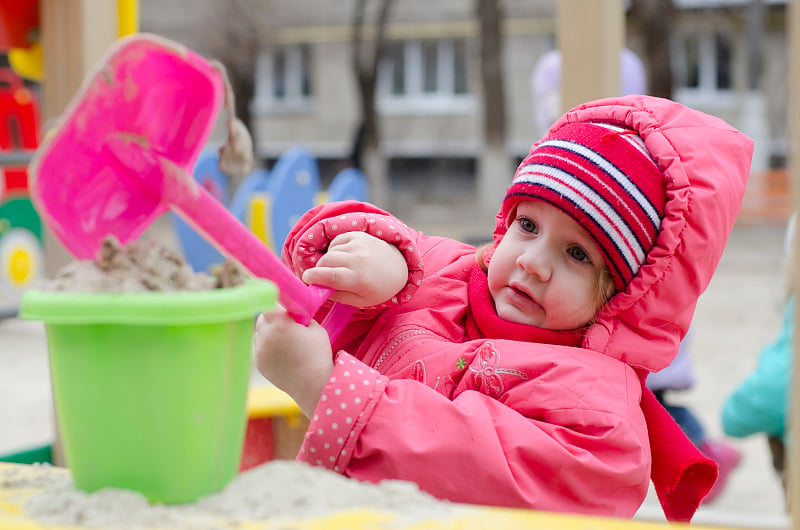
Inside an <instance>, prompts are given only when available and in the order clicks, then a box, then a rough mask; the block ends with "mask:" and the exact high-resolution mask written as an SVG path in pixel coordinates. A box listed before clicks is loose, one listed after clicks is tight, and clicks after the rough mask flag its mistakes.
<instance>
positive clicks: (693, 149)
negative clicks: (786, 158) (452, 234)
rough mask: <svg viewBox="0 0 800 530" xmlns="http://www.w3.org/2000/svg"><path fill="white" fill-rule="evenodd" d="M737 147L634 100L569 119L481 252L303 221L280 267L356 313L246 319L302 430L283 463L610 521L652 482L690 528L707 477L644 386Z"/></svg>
mask: <svg viewBox="0 0 800 530" xmlns="http://www.w3.org/2000/svg"><path fill="white" fill-rule="evenodd" d="M751 153H752V142H751V141H750V140H749V139H748V138H746V137H745V136H744V135H742V134H741V133H739V132H738V131H736V130H735V129H733V128H731V127H730V126H728V125H727V124H726V123H724V122H723V121H721V120H719V119H717V118H714V117H711V116H707V115H705V114H702V113H699V112H696V111H693V110H691V109H689V108H686V107H684V106H681V105H679V104H677V103H674V102H671V101H668V100H663V99H658V98H652V97H646V96H627V97H622V98H613V99H606V100H600V101H595V102H591V103H587V104H584V105H581V106H579V107H576V108H575V109H573V110H571V111H569V112H568V113H567V114H565V115H564V116H563V117H562V118H561V119H559V120H558V121H557V122H556V123H555V124H554V125H553V126H552V128H551V129H550V131H549V133H548V134H547V135H546V136H545V138H544V139H543V140H542V141H541V142H539V143H537V144H535V145H534V146H533V147H532V148H531V151H530V154H529V156H528V157H527V158H525V159H524V160H523V161H522V163H521V164H520V166H519V168H518V169H517V172H516V174H515V176H514V180H513V182H512V184H511V186H510V187H509V188H508V190H507V193H506V195H505V198H504V199H503V201H502V205H501V207H500V212H499V213H498V216H497V218H496V229H495V231H494V243H493V244H492V245H491V246H490V247H489V248H488V249H485V251H483V252H476V249H475V248H474V247H472V246H469V245H466V244H463V243H460V242H457V241H453V240H449V239H444V238H438V237H429V236H425V235H423V234H422V233H419V232H416V231H413V230H411V229H409V228H408V227H406V226H405V225H404V224H403V223H402V222H401V221H399V220H398V219H396V218H394V217H393V216H391V215H390V214H389V213H387V212H385V211H382V210H380V209H378V208H376V207H374V206H372V205H369V204H365V203H357V202H344V203H334V204H325V205H322V206H319V207H317V208H315V209H313V210H311V211H309V212H308V213H307V214H306V215H305V216H303V217H302V218H301V219H300V221H299V222H298V223H297V225H296V226H295V227H294V229H293V231H292V233H291V234H290V235H289V237H288V238H287V242H286V245H285V247H284V251H283V258H284V261H286V262H287V263H288V264H290V265H291V266H292V267H293V268H294V269H295V270H296V271H297V273H298V274H302V278H303V280H304V281H306V282H308V283H314V284H319V285H326V286H329V287H332V288H334V289H336V290H337V291H338V292H337V293H336V294H335V295H334V297H333V299H334V300H337V301H340V302H344V303H348V304H351V305H354V306H356V307H358V308H359V309H358V310H356V312H355V314H354V316H353V318H352V320H351V321H350V322H349V324H348V326H347V327H346V328H345V330H344V331H343V332H342V334H341V336H340V337H339V338H338V339H337V340H335V341H334V343H333V345H331V344H330V342H329V339H328V337H327V335H326V334H325V331H324V329H323V328H321V327H320V326H319V325H317V324H315V323H312V324H311V325H310V326H308V327H307V328H306V327H303V326H301V325H298V324H295V323H294V322H293V321H292V319H291V318H290V317H289V316H287V315H286V314H285V313H284V312H282V311H276V312H273V313H271V314H266V315H263V316H262V317H260V318H259V320H258V323H257V326H256V334H255V336H254V354H255V357H256V362H257V366H258V368H259V370H260V372H261V373H262V375H264V377H266V378H267V379H268V380H270V381H271V382H273V383H274V384H275V385H277V386H278V387H280V388H282V389H283V390H285V391H286V392H287V393H289V394H290V395H291V396H292V397H293V398H294V399H295V400H296V401H297V403H298V404H299V405H300V407H301V408H302V410H303V411H304V412H305V414H306V415H307V416H308V417H309V419H310V420H311V425H310V427H309V429H308V431H307V433H306V436H305V440H304V443H303V445H302V447H301V449H300V452H299V454H298V457H297V459H298V460H299V461H303V462H308V463H310V464H313V465H318V466H323V467H325V468H328V469H330V470H332V471H334V472H338V473H342V474H344V475H346V476H349V477H353V478H356V479H361V480H368V481H372V482H377V481H380V480H383V479H404V480H410V481H413V482H416V483H417V484H418V485H419V486H420V487H421V488H422V489H423V490H425V491H428V492H429V493H431V494H433V495H435V496H437V497H439V498H442V499H449V500H452V501H457V502H465V503H473V504H485V505H496V506H510V507H522V508H533V509H539V510H555V511H565V512H577V513H586V514H597V515H609V516H621V517H632V516H633V515H634V514H635V512H636V511H637V509H638V508H639V506H640V505H641V503H642V501H643V500H644V498H645V495H646V493H647V489H648V484H649V481H650V479H651V478H652V480H653V482H654V484H655V486H656V491H657V492H658V494H659V498H660V500H661V502H662V505H663V506H664V509H665V513H666V514H667V517H668V518H669V519H671V520H689V519H690V518H691V516H692V514H693V513H694V511H695V510H696V508H697V505H698V503H699V501H700V499H701V498H702V497H703V495H705V494H706V493H707V492H708V490H709V489H710V487H711V485H712V484H713V482H714V479H715V478H716V468H715V467H713V463H711V462H710V461H708V460H707V459H704V458H703V457H702V455H700V454H699V453H698V452H697V450H696V448H694V446H693V445H692V444H691V442H689V441H688V440H687V439H686V438H685V436H683V435H682V433H681V431H680V429H679V427H678V426H677V425H676V424H675V423H674V421H672V420H671V419H670V418H669V415H668V414H667V413H666V411H664V409H663V408H662V407H660V406H659V405H658V403H657V402H656V401H655V398H654V397H653V396H652V394H651V393H649V392H648V391H646V390H644V388H643V384H642V383H643V381H644V378H645V377H646V375H647V374H648V373H649V372H652V371H657V370H660V369H661V368H664V367H665V366H667V365H668V364H669V363H670V361H671V360H672V358H673V357H674V356H675V354H676V353H677V351H678V344H679V343H680V340H681V337H682V336H683V335H684V334H685V332H686V330H687V328H688V326H689V322H690V320H691V317H692V313H693V311H694V308H695V305H696V303H697V299H698V297H699V295H700V294H701V293H702V291H703V290H704V289H705V288H706V286H707V285H708V282H709V281H710V278H711V275H712V274H713V272H714V269H715V268H716V265H717V263H718V261H719V258H720V256H721V254H722V251H723V249H724V247H725V243H726V241H727V237H728V235H729V233H730V230H731V228H732V227H733V223H734V221H735V219H736V215H737V212H738V209H739V205H740V202H741V199H742V196H743V193H744V189H745V184H746V180H747V175H748V171H749V164H750V157H751ZM322 312H324V311H322ZM322 316H323V315H318V317H319V318H321V317H322ZM651 464H652V465H651Z"/></svg>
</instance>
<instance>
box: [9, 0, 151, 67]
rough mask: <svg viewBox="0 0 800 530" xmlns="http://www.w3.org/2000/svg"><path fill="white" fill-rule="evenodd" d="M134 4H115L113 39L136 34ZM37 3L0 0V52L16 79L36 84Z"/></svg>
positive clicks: (39, 59) (128, 0)
mask: <svg viewBox="0 0 800 530" xmlns="http://www.w3.org/2000/svg"><path fill="white" fill-rule="evenodd" d="M138 3H139V2H138V0H117V5H116V8H117V36H119V37H124V36H125V35H130V34H132V33H136V32H137V31H138V27H139V6H138ZM39 26H40V9H39V0H0V50H4V51H6V52H7V54H8V61H9V64H10V65H11V68H12V70H14V71H15V72H16V73H17V74H18V75H19V76H20V77H22V78H24V79H28V80H30V81H36V82H40V81H42V79H43V77H44V65H43V62H44V59H43V51H42V43H41V39H40V35H39V33H40V29H39Z"/></svg>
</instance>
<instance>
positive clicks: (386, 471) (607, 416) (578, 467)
mask: <svg viewBox="0 0 800 530" xmlns="http://www.w3.org/2000/svg"><path fill="white" fill-rule="evenodd" d="M501 343H507V344H501ZM508 344H511V343H510V342H509V341H487V340H480V341H472V342H468V343H462V344H447V343H443V344H442V348H456V349H459V350H463V352H464V356H465V358H468V357H469V356H470V355H471V356H472V357H473V360H472V361H471V362H470V363H469V364H468V365H466V366H464V374H465V375H464V376H463V378H462V380H461V383H460V384H459V385H458V388H457V389H455V391H454V392H453V393H452V397H448V396H447V395H444V394H442V393H440V392H438V391H437V390H434V389H433V388H431V387H430V386H428V385H426V384H423V383H421V382H419V381H417V380H413V379H393V380H390V379H389V378H387V377H386V376H385V375H382V374H379V373H378V372H377V371H375V370H374V369H372V368H370V367H369V366H367V365H365V364H363V363H362V362H360V361H359V360H357V359H355V358H353V357H352V356H350V355H348V354H347V353H345V352H339V354H338V356H337V358H336V361H335V369H334V372H333V374H332V376H331V378H330V380H329V382H328V385H327V387H326V388H325V390H324V392H323V394H322V396H321V399H320V401H319V404H318V407H317V409H316V410H315V412H314V415H313V416H312V421H311V425H310V427H309V430H308V431H307V433H306V437H305V440H304V443H303V445H302V447H301V450H300V453H299V454H298V460H301V461H305V462H308V463H311V464H314V465H318V466H323V467H326V468H328V469H331V470H333V471H335V472H339V473H342V474H345V475H347V476H350V477H354V478H358V479H361V480H367V481H370V482H379V481H380V480H383V479H403V480H410V481H413V482H416V483H417V484H418V485H419V486H420V487H421V489H423V490H425V491H428V492H429V493H431V494H433V495H434V496H436V497H439V498H442V499H447V500H451V501H455V502H464V503H472V504H485V505H496V506H508V507H519V508H534V509H543V510H554V511H568V512H577V513H588V514H602V515H615V516H624V517H630V516H632V515H633V514H634V513H635V512H636V510H637V508H638V507H639V506H640V504H641V502H642V501H643V500H644V497H645V495H646V493H647V486H648V483H649V476H650V475H649V473H650V467H649V462H650V455H649V449H648V445H647V441H646V428H644V427H642V425H643V418H642V417H641V416H638V417H637V416H636V414H637V413H640V410H639V408H638V405H636V404H634V406H633V407H632V408H631V409H630V410H628V409H627V408H626V407H627V405H621V407H622V408H621V409H620V410H617V411H615V412H609V411H607V410H606V411H601V410H597V409H596V408H594V406H593V402H594V395H596V393H598V392H600V391H601V387H603V388H604V387H605V386H606V384H605V383H604V382H603V381H598V382H596V383H595V384H594V386H595V388H593V389H592V390H591V391H590V392H589V395H575V394H573V393H571V392H564V390H563V389H562V388H560V386H561V385H562V384H563V383H561V382H560V374H557V373H549V372H548V370H547V369H545V372H547V373H544V374H542V375H541V377H539V376H535V375H534V374H533V373H532V372H531V373H530V374H529V375H528V376H526V377H528V379H525V378H521V379H520V381H522V384H519V385H516V386H513V387H511V388H506V387H505V386H504V384H503V383H499V382H498V381H500V380H499V379H497V378H495V377H493V370H494V369H495V368H496V365H493V363H492V362H487V360H488V359H489V358H490V357H491V354H492V352H493V351H494V350H495V348H502V346H504V345H508ZM515 344H519V343H515ZM528 346H534V347H538V346H542V345H530V344H528ZM544 347H548V346H544ZM476 348H477V349H478V350H479V351H478V353H475V350H476ZM553 348H558V347H553ZM617 364H620V363H617ZM493 367H494V368H493ZM620 368H621V365H620ZM553 369H554V370H558V369H559V368H558V366H553ZM520 373H523V372H520ZM598 375H600V374H598ZM587 377H588V376H587ZM615 377H618V376H615ZM512 379H513V378H512ZM632 379H636V378H635V377H633V378H632ZM616 381H617V382H619V380H618V379H616ZM623 385H624V383H623ZM537 386H541V387H542V388H541V389H539V390H537V389H536V387H537ZM608 388H609V390H608V391H607V392H611V390H610V388H611V387H610V385H608ZM637 389H638V392H639V395H640V393H641V383H639V381H638V380H635V381H634V380H632V381H630V386H629V387H628V390H629V391H630V392H631V393H633V394H634V396H633V397H634V398H635V401H636V402H637V403H638V395H636V394H635V392H637ZM602 391H603V392H606V390H602ZM616 392H617V394H616V398H614V399H615V400H616V401H617V402H620V399H619V392H620V391H619V390H617V391H616ZM623 394H624V392H623ZM556 395H560V396H568V397H567V398H566V399H562V398H554V399H548V398H547V397H546V396H556ZM536 396H539V398H541V399H537V398H536ZM622 401H624V400H622ZM631 416H633V417H634V418H635V419H631ZM637 418H638V419H637ZM637 421H638V422H639V424H640V427H639V428H638V429H637V428H635V427H634V424H635V423H637ZM643 437H644V440H643Z"/></svg>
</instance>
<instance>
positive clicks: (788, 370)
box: [722, 215, 796, 499]
mask: <svg viewBox="0 0 800 530" xmlns="http://www.w3.org/2000/svg"><path fill="white" fill-rule="evenodd" d="M795 224H796V215H793V216H792V218H791V219H790V220H789V225H788V228H787V230H786V236H785V244H784V248H785V251H786V263H787V267H786V269H787V270H786V278H787V294H786V297H787V298H786V301H785V302H784V308H783V321H782V325H781V328H780V330H779V331H778V335H777V336H776V337H775V339H774V340H773V341H772V342H770V343H769V344H767V345H766V346H765V347H764V349H763V350H761V353H760V354H759V356H758V363H757V365H756V367H755V368H754V370H753V371H752V372H750V373H749V374H748V375H747V377H746V378H745V379H744V380H742V381H741V382H740V383H739V384H738V385H736V388H735V389H734V390H733V392H731V394H730V395H729V396H728V397H727V398H726V399H725V402H724V404H723V406H722V428H723V430H724V431H725V434H727V435H729V436H736V437H738V438H745V437H747V436H751V435H754V434H763V435H765V436H766V438H767V442H768V444H769V449H770V453H771V455H772V466H773V468H774V469H775V472H776V473H777V475H778V477H779V478H780V481H781V485H782V487H783V492H784V496H785V497H786V498H787V499H788V497H787V495H788V490H787V478H786V466H787V463H786V451H785V447H786V445H785V439H786V435H787V434H788V429H787V421H786V419H787V418H788V416H789V410H788V407H789V402H790V400H789V392H790V387H791V374H792V364H793V363H792V357H793V356H794V305H795V303H794V296H792V292H793V289H792V288H791V286H792V285H794V284H795V283H796V282H795V277H794V275H795V274H796V270H795V268H794V265H793V264H794V250H793V249H794V237H795V236H794V230H795Z"/></svg>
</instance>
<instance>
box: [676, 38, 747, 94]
mask: <svg viewBox="0 0 800 530" xmlns="http://www.w3.org/2000/svg"><path fill="white" fill-rule="evenodd" d="M733 53H734V48H733V42H732V40H731V38H730V36H728V35H726V34H724V33H721V32H712V33H692V34H686V35H684V36H683V37H682V38H681V39H680V40H679V43H678V46H677V53H676V54H675V55H676V68H675V74H676V75H675V80H676V83H677V88H678V89H679V90H683V91H687V90H691V91H698V92H706V93H715V92H717V93H718V92H720V91H730V90H732V89H733Z"/></svg>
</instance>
